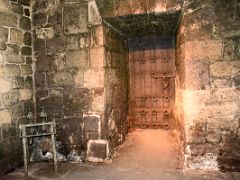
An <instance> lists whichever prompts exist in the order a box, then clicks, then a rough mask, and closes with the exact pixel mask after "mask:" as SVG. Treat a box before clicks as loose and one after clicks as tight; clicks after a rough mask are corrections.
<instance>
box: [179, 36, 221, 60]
mask: <svg viewBox="0 0 240 180" xmlns="http://www.w3.org/2000/svg"><path fill="white" fill-rule="evenodd" d="M184 46H185V60H186V61H188V60H190V61H191V60H209V61H214V60H218V59H220V58H221V57H222V48H223V47H222V41H220V40H205V41H190V42H186V43H185V45H184Z"/></svg>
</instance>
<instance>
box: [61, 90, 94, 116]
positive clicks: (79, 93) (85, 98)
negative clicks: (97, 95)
mask: <svg viewBox="0 0 240 180" xmlns="http://www.w3.org/2000/svg"><path fill="white" fill-rule="evenodd" d="M63 97H64V115H67V116H73V115H81V116H82V114H83V112H86V111H88V110H89V109H90V91H89V90H88V89H84V88H73V89H72V88H67V89H65V90H64V92H63Z"/></svg>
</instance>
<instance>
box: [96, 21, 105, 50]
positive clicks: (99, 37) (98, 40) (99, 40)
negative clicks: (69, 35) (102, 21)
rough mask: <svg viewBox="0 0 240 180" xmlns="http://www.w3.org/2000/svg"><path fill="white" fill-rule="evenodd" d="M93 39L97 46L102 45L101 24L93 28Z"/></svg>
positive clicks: (102, 33)
mask: <svg viewBox="0 0 240 180" xmlns="http://www.w3.org/2000/svg"><path fill="white" fill-rule="evenodd" d="M94 32H95V34H94V41H95V44H96V45H98V46H103V45H104V31H103V26H97V27H95V29H94Z"/></svg>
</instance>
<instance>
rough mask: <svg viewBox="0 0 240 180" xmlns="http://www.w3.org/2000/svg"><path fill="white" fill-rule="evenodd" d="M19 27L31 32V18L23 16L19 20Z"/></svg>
mask: <svg viewBox="0 0 240 180" xmlns="http://www.w3.org/2000/svg"><path fill="white" fill-rule="evenodd" d="M19 27H20V28H22V29H24V30H27V31H28V30H31V21H30V19H29V18H27V17H24V16H22V17H21V18H20V20H19Z"/></svg>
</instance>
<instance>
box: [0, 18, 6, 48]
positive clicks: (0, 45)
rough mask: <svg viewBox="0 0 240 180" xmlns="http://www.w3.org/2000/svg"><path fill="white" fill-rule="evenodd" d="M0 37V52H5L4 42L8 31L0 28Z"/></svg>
mask: <svg viewBox="0 0 240 180" xmlns="http://www.w3.org/2000/svg"><path fill="white" fill-rule="evenodd" d="M0 18H1V17H0ZM0 21H1V20H0ZM0 37H1V38H0V50H5V49H6V47H7V46H6V42H7V40H8V29H6V28H3V27H0Z"/></svg>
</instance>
